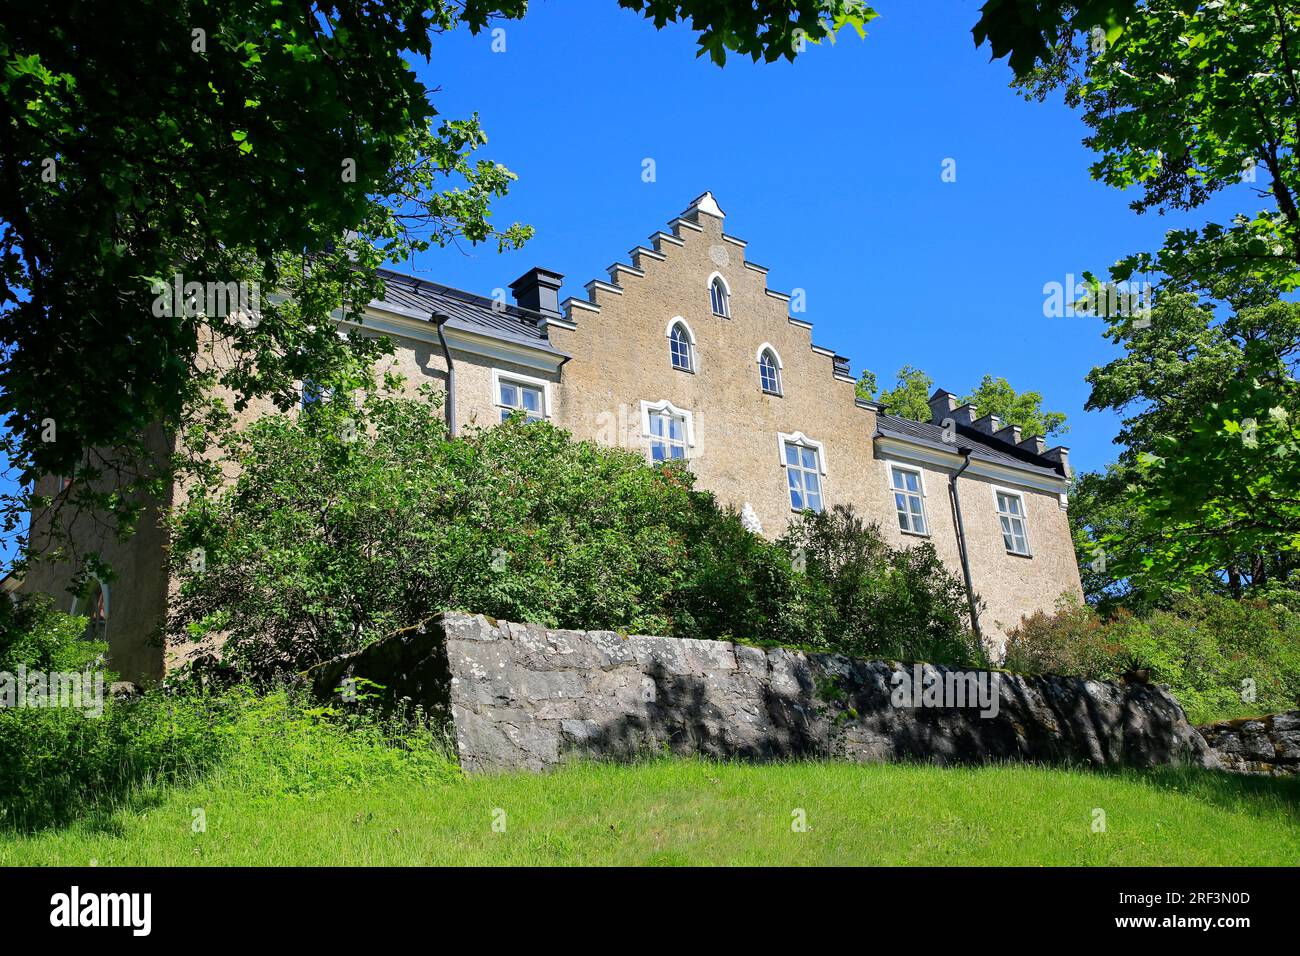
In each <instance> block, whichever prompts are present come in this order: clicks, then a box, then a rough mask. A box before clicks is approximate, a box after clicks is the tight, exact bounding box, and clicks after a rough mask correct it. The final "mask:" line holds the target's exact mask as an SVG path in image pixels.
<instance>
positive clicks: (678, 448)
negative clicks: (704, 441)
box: [650, 412, 686, 465]
mask: <svg viewBox="0 0 1300 956" xmlns="http://www.w3.org/2000/svg"><path fill="white" fill-rule="evenodd" d="M685 460H686V419H685V418H683V417H682V416H681V415H674V414H673V413H672V412H651V413H650V461H651V462H652V463H653V464H656V465H658V464H660V463H662V462H665V461H685Z"/></svg>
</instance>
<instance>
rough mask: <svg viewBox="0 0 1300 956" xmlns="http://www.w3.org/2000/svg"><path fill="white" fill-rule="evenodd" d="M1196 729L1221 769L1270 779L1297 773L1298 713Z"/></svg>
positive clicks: (1299, 751) (1299, 752)
mask: <svg viewBox="0 0 1300 956" xmlns="http://www.w3.org/2000/svg"><path fill="white" fill-rule="evenodd" d="M1198 729H1199V730H1200V732H1201V736H1202V737H1204V738H1205V742H1206V743H1207V744H1209V745H1210V748H1211V749H1212V750H1214V752H1215V753H1216V754H1217V755H1218V757H1219V761H1220V763H1221V764H1222V765H1223V769H1225V770H1232V771H1234V772H1236V773H1252V774H1267V775H1269V776H1274V777H1278V776H1289V775H1291V774H1300V710H1292V711H1289V712H1287V713H1285V714H1269V715H1267V716H1264V717H1243V718H1240V719H1238V720H1223V721H1219V722H1218V723H1215V724H1209V725H1207V726H1205V727H1200V728H1198Z"/></svg>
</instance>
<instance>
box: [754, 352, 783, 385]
mask: <svg viewBox="0 0 1300 956" xmlns="http://www.w3.org/2000/svg"><path fill="white" fill-rule="evenodd" d="M758 380H759V382H761V383H762V385H763V391H765V392H767V394H769V395H780V394H781V361H780V359H778V358H777V357H776V353H775V352H773V351H772V350H771V349H770V348H764V349H760V350H759V353H758Z"/></svg>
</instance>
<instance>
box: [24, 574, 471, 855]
mask: <svg viewBox="0 0 1300 956" xmlns="http://www.w3.org/2000/svg"><path fill="white" fill-rule="evenodd" d="M85 623H86V622H85V619H84V618H76V617H71V616H70V615H66V614H60V613H59V612H57V611H55V610H53V609H52V607H51V606H50V603H49V601H48V600H45V599H41V598H23V599H21V600H20V601H18V602H10V601H9V600H8V599H0V670H3V671H8V672H10V673H12V672H14V671H16V670H17V668H18V667H19V665H26V667H27V668H28V669H29V670H33V669H40V670H44V671H47V672H48V671H55V670H78V669H81V668H82V667H86V666H95V665H97V664H98V663H99V657H100V655H101V654H102V651H103V646H102V645H100V644H96V643H93V642H89V641H84V640H82V639H81V635H82V634H83V633H84V628H85ZM109 680H111V675H105V682H108V681H109ZM103 703H104V706H103V711H102V712H101V713H100V714H99V715H98V716H90V715H88V714H87V713H86V712H85V711H83V710H81V709H76V708H71V707H48V708H44V707H42V708H35V707H21V708H19V707H0V766H3V767H4V773H0V827H2V828H6V829H21V830H31V829H36V828H40V827H45V826H51V825H57V824H61V823H64V822H66V821H68V820H70V819H72V818H74V817H76V816H78V815H81V814H84V813H86V812H87V811H90V810H93V809H95V808H103V809H110V808H112V807H113V806H115V805H116V804H117V803H119V802H120V801H122V800H124V799H126V798H128V797H129V796H130V795H131V794H132V793H134V792H136V791H138V790H140V789H141V788H144V787H148V786H150V785H157V784H166V783H171V782H189V781H192V780H194V779H196V778H197V777H198V776H200V775H201V774H203V773H205V772H207V771H208V770H211V769H212V768H214V767H216V766H218V765H220V766H222V767H223V768H224V770H225V772H228V773H235V774H237V775H239V776H240V777H241V778H243V780H242V785H243V786H244V787H245V788H246V789H252V790H254V791H256V792H278V793H296V792H304V791H310V790H312V789H318V788H320V787H323V786H333V785H359V784H361V783H363V782H365V781H366V780H370V779H374V778H375V777H384V776H401V777H403V778H407V779H413V780H425V779H432V778H441V777H445V776H446V775H447V774H449V773H452V772H454V764H452V763H451V761H450V760H449V758H448V757H447V754H446V750H445V748H444V747H443V746H442V744H441V741H440V739H439V738H438V737H436V736H435V735H434V734H433V733H431V732H430V731H429V730H428V729H427V728H425V727H424V726H423V722H422V721H421V720H420V719H418V718H419V715H406V716H403V715H394V716H390V717H382V716H380V715H378V714H372V713H369V712H367V711H364V710H361V711H356V712H350V713H343V712H340V711H337V710H334V709H331V708H325V707H320V706H318V705H317V704H316V703H315V702H313V701H311V700H309V699H307V698H306V697H305V696H303V694H302V693H301V692H300V691H297V690H292V689H289V688H284V687H279V688H272V689H271V690H269V691H268V692H265V693H257V692H255V691H254V690H253V689H252V688H250V687H248V686H242V687H238V686H237V687H234V688H231V689H230V690H228V691H226V692H224V693H222V694H209V693H203V692H202V691H200V690H199V689H197V687H196V686H190V685H181V686H177V687H172V688H170V689H167V690H162V689H155V690H151V691H149V692H147V693H145V694H143V695H141V696H139V697H137V698H131V699H119V700H115V699H113V698H111V697H108V698H106V699H105V700H104V702H103Z"/></svg>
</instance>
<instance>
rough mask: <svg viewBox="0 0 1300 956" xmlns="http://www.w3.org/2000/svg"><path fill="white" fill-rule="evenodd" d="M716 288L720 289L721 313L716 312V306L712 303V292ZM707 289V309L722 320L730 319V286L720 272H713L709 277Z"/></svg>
mask: <svg viewBox="0 0 1300 956" xmlns="http://www.w3.org/2000/svg"><path fill="white" fill-rule="evenodd" d="M717 286H721V287H722V311H721V312H719V311H718V309H717V306H716V304H715V303H714V301H713V290H714V289H715V288H716V287H717ZM707 288H708V290H709V308H710V310H712V312H713V314H714V315H716V316H718V317H719V318H723V319H729V318H731V285H730V284H729V283H728V282H727V280H726V279H724V278H723V277H722V273H721V272H715V273H713V274H712V275H710V276H709V281H708V284H707Z"/></svg>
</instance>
